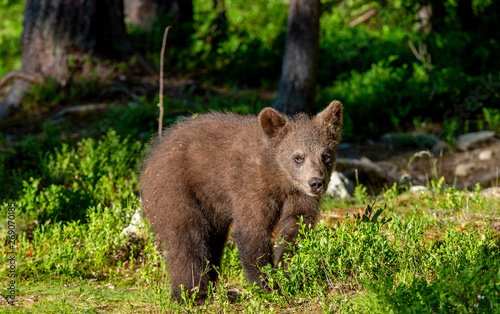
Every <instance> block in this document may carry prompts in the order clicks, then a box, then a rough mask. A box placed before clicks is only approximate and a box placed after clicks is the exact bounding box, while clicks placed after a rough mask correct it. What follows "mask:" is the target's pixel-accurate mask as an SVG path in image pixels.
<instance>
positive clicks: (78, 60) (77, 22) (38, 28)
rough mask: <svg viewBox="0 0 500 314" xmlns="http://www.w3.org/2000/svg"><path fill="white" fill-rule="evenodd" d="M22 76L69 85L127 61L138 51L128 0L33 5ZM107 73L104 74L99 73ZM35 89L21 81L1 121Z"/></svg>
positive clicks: (44, 0) (1, 107)
mask: <svg viewBox="0 0 500 314" xmlns="http://www.w3.org/2000/svg"><path fill="white" fill-rule="evenodd" d="M21 49H22V66H21V71H22V72H24V73H26V74H27V75H30V73H32V74H36V75H38V76H42V77H52V78H54V79H55V80H56V81H57V82H58V83H59V84H61V85H63V86H64V85H66V84H67V83H68V82H69V81H70V80H71V79H72V78H73V76H79V75H81V74H85V71H88V70H89V67H90V66H91V67H92V70H93V71H95V70H96V69H97V70H98V71H99V70H102V69H104V68H103V67H101V68H100V67H99V64H102V62H101V61H103V60H109V59H110V60H114V61H123V60H125V59H127V58H129V57H131V56H132V55H133V54H134V53H135V52H134V49H133V47H132V44H131V43H130V41H129V39H128V36H127V33H126V31H125V24H124V21H123V0H64V1H61V0H27V1H26V5H25V9H24V20H23V33H22V38H21ZM98 74H102V73H98ZM28 87H29V84H28V83H27V82H25V81H19V80H18V81H16V82H14V84H13V85H12V88H11V90H10V92H9V94H8V95H7V97H6V98H5V99H4V100H3V101H2V103H0V119H1V118H2V115H3V116H5V115H6V114H7V113H8V111H9V109H10V108H13V107H17V106H18V105H19V103H20V101H21V99H22V93H23V92H24V91H26V90H27V88H28Z"/></svg>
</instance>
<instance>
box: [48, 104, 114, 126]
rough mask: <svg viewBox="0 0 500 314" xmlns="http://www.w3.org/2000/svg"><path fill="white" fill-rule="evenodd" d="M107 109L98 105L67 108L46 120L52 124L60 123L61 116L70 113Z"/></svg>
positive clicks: (102, 105) (105, 105) (103, 105)
mask: <svg viewBox="0 0 500 314" xmlns="http://www.w3.org/2000/svg"><path fill="white" fill-rule="evenodd" d="M106 108H108V105H107V104H98V105H83V106H75V107H69V108H64V109H63V110H61V111H59V112H58V113H56V114H55V115H53V116H52V117H50V118H49V119H48V120H49V121H52V124H55V123H59V122H60V121H62V116H63V115H65V114H67V113H71V112H85V111H90V110H102V109H106Z"/></svg>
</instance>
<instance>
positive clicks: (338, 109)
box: [314, 100, 343, 139]
mask: <svg viewBox="0 0 500 314" xmlns="http://www.w3.org/2000/svg"><path fill="white" fill-rule="evenodd" d="M314 120H315V121H317V122H318V123H321V124H323V125H324V126H325V127H326V128H328V131H329V132H330V133H331V134H332V135H333V136H334V137H335V138H337V139H340V135H341V132H342V130H341V128H342V123H343V107H342V103H341V102H340V101H338V100H334V101H332V102H331V103H330V105H329V106H328V107H326V108H325V110H323V111H321V112H320V113H318V115H317V116H316V117H315V118H314Z"/></svg>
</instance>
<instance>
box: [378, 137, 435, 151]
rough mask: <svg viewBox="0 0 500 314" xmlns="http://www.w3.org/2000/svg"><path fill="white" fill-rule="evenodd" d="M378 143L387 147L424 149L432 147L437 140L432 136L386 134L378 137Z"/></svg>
mask: <svg viewBox="0 0 500 314" xmlns="http://www.w3.org/2000/svg"><path fill="white" fill-rule="evenodd" d="M380 141H381V142H382V143H384V144H387V145H393V146H400V147H417V148H420V149H426V148H431V147H433V146H434V145H435V144H436V143H437V142H439V139H438V138H437V137H436V136H435V135H432V134H420V133H417V134H414V135H412V134H407V133H386V134H384V135H382V136H381V137H380Z"/></svg>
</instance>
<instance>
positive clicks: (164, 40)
mask: <svg viewBox="0 0 500 314" xmlns="http://www.w3.org/2000/svg"><path fill="white" fill-rule="evenodd" d="M169 29H170V26H167V27H166V28H165V32H164V33H163V43H162V45H161V55H160V103H159V104H158V106H159V107H160V115H159V117H158V136H159V137H160V138H161V131H162V129H163V110H164V109H163V56H164V54H165V44H166V42H167V35H168V30H169Z"/></svg>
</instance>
